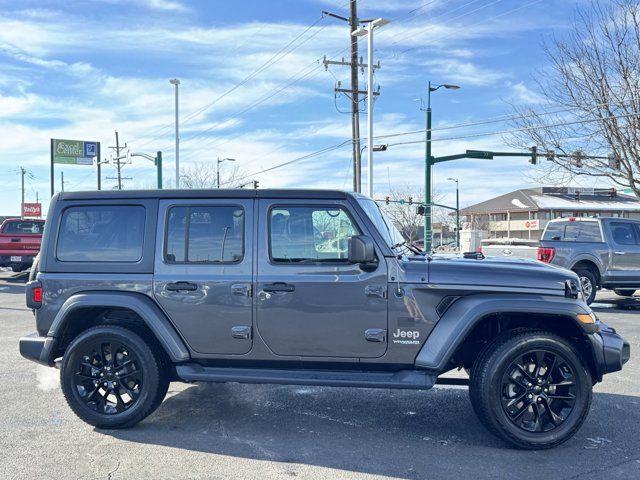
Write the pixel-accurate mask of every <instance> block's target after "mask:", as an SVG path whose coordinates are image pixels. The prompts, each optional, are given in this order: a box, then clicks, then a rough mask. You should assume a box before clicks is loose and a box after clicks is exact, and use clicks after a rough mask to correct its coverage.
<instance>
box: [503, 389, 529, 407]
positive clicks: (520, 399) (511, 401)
mask: <svg viewBox="0 0 640 480" xmlns="http://www.w3.org/2000/svg"><path fill="white" fill-rule="evenodd" d="M526 396H527V392H524V393H523V394H521V395H520V396H518V397H514V398H505V400H509V402H507V404H506V405H505V407H507V408H509V407H511V406H512V405H515V404H516V403H518V402H520V401H522V400H523V399H524V398H525V397H526Z"/></svg>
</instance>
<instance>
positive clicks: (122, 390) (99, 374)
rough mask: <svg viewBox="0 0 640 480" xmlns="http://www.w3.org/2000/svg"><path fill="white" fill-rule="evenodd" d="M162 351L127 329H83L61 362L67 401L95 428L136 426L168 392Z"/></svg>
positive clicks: (106, 326)
mask: <svg viewBox="0 0 640 480" xmlns="http://www.w3.org/2000/svg"><path fill="white" fill-rule="evenodd" d="M107 346H108V347H107ZM98 349H99V350H100V353H98V352H97V350H98ZM114 350H115V356H114V355H113V351H114ZM161 353H162V354H163V353H164V352H159V351H158V347H157V346H156V345H155V342H146V341H145V340H143V338H142V337H141V336H139V335H138V334H136V333H134V332H133V331H131V330H129V329H127V328H123V327H119V326H115V325H99V326H96V327H92V328H90V329H88V330H85V331H84V332H82V333H81V334H80V335H78V336H77V337H76V338H75V339H74V340H73V341H72V342H71V343H70V344H69V346H68V347H67V349H66V351H65V354H64V356H63V359H62V366H61V369H60V383H61V385H62V391H63V393H64V396H65V398H66V400H67V403H68V404H69V406H70V407H71V409H72V410H73V411H74V412H75V414H76V415H78V417H80V418H81V419H82V420H84V421H85V422H87V423H88V424H90V425H93V426H96V427H99V428H128V427H131V426H133V425H135V424H136V423H138V422H140V421H141V420H143V419H144V418H146V417H147V416H148V415H150V414H151V413H152V412H153V411H154V410H155V409H156V408H157V407H158V406H159V405H160V403H162V400H163V399H164V397H165V395H166V393H167V389H168V387H169V375H168V370H167V361H166V360H165V359H164V358H163V357H162V355H161ZM118 375H122V376H118ZM125 377H126V380H123V379H124V378H125ZM107 385H108V386H107Z"/></svg>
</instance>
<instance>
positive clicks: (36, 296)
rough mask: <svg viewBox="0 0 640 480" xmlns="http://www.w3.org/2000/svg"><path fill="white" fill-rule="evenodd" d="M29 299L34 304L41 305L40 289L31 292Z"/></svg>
mask: <svg viewBox="0 0 640 480" xmlns="http://www.w3.org/2000/svg"><path fill="white" fill-rule="evenodd" d="M31 298H32V299H33V301H34V303H42V287H36V288H34V289H33V290H32V291H31Z"/></svg>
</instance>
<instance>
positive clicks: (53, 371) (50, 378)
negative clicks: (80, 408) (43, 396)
mask: <svg viewBox="0 0 640 480" xmlns="http://www.w3.org/2000/svg"><path fill="white" fill-rule="evenodd" d="M59 375H60V371H59V370H58V369H57V368H50V367H45V366H44V365H38V371H37V372H36V380H37V382H38V388H39V389H40V390H44V391H45V392H49V391H51V390H55V389H56V388H58V385H59V378H60V376H59Z"/></svg>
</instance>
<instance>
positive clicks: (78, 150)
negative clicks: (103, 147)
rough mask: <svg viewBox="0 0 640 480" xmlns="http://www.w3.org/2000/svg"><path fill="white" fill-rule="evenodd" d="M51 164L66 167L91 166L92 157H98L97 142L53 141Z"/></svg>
mask: <svg viewBox="0 0 640 480" xmlns="http://www.w3.org/2000/svg"><path fill="white" fill-rule="evenodd" d="M51 153H52V157H53V163H64V164H67V165H93V159H94V157H96V156H98V142H85V141H83V140H60V139H56V138H54V139H53V152H51Z"/></svg>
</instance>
